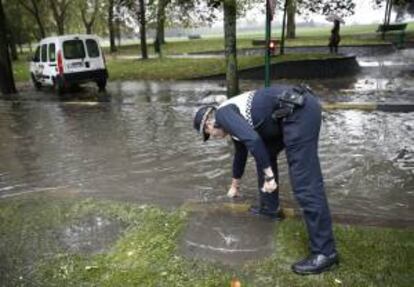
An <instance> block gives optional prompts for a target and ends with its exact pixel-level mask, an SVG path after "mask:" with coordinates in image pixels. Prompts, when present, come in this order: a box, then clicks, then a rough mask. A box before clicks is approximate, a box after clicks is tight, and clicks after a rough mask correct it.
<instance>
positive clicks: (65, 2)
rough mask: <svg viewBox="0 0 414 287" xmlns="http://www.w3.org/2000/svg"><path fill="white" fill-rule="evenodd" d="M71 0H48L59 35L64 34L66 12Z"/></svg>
mask: <svg viewBox="0 0 414 287" xmlns="http://www.w3.org/2000/svg"><path fill="white" fill-rule="evenodd" d="M71 2H72V0H50V1H49V3H50V7H51V8H52V12H53V19H54V20H55V22H56V26H57V32H58V34H59V35H63V34H65V20H66V12H67V9H68V7H69V4H70V3H71Z"/></svg>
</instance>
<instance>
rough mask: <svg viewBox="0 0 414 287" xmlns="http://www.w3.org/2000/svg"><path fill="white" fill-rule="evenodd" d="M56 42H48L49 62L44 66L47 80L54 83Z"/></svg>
mask: <svg viewBox="0 0 414 287" xmlns="http://www.w3.org/2000/svg"><path fill="white" fill-rule="evenodd" d="M56 69H57V68H56V44H55V43H53V42H51V43H48V63H47V65H46V66H45V67H44V71H43V73H44V75H45V76H46V77H45V81H46V82H48V83H49V84H51V85H52V84H53V78H54V77H55V76H56Z"/></svg>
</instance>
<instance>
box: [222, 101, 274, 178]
mask: <svg viewBox="0 0 414 287" xmlns="http://www.w3.org/2000/svg"><path fill="white" fill-rule="evenodd" d="M216 124H218V125H219V126H220V127H221V128H222V129H224V130H225V131H226V132H227V133H229V134H230V135H231V136H232V137H234V138H236V139H237V140H238V141H240V142H241V143H243V144H244V145H245V147H246V148H247V149H248V151H249V152H250V153H251V154H252V155H253V157H254V159H255V160H256V162H257V164H258V165H259V167H260V168H261V169H262V170H263V171H265V173H266V174H268V172H267V171H268V170H269V169H270V171H271V168H270V159H269V155H268V154H267V150H266V146H265V144H264V142H263V140H262V139H261V137H260V136H259V134H258V133H257V132H256V131H255V130H254V129H253V127H251V126H250V125H249V123H248V122H247V121H246V120H245V119H244V118H243V117H242V116H241V115H240V113H239V110H238V108H237V107H236V106H235V105H231V104H230V105H227V106H224V107H221V108H220V109H218V110H217V112H216ZM271 175H272V176H273V173H271Z"/></svg>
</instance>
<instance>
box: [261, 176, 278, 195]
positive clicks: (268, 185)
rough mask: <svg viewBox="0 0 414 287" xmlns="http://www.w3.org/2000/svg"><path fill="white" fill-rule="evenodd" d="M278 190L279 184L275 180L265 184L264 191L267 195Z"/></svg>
mask: <svg viewBox="0 0 414 287" xmlns="http://www.w3.org/2000/svg"><path fill="white" fill-rule="evenodd" d="M276 189H277V183H276V181H275V180H274V179H272V180H269V181H265V182H264V184H263V188H262V191H263V192H267V193H272V192H274V191H276Z"/></svg>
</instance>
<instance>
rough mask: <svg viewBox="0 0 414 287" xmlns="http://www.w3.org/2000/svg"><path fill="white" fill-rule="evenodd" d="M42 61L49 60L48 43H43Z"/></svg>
mask: <svg viewBox="0 0 414 287" xmlns="http://www.w3.org/2000/svg"><path fill="white" fill-rule="evenodd" d="M42 62H47V45H46V44H44V45H42Z"/></svg>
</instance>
